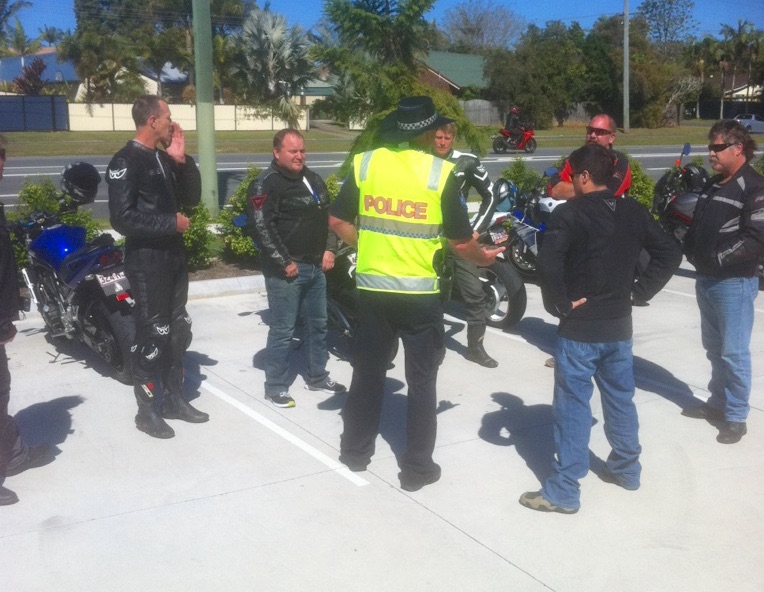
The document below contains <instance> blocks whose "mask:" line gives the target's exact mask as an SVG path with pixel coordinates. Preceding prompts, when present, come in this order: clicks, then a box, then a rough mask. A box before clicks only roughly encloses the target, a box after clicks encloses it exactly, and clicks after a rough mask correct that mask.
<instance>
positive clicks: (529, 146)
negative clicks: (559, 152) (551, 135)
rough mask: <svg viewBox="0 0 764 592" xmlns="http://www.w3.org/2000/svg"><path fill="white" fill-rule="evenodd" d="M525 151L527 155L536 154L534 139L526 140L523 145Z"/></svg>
mask: <svg viewBox="0 0 764 592" xmlns="http://www.w3.org/2000/svg"><path fill="white" fill-rule="evenodd" d="M525 151H526V152H527V153H528V154H533V153H534V152H536V139H535V138H531V139H530V140H528V141H527V142H526V143H525Z"/></svg>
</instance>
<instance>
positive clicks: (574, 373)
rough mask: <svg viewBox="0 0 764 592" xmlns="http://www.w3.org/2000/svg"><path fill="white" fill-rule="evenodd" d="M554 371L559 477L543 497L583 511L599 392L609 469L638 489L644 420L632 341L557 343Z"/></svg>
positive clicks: (548, 483)
mask: <svg viewBox="0 0 764 592" xmlns="http://www.w3.org/2000/svg"><path fill="white" fill-rule="evenodd" d="M555 361H556V364H555V370H554V401H553V403H552V417H553V419H554V443H555V448H556V451H557V459H556V460H555V462H554V463H553V469H554V475H552V476H551V477H549V478H548V479H547V480H546V482H545V483H544V487H543V488H542V490H541V494H542V495H543V496H544V497H545V498H546V499H547V500H548V501H550V502H552V503H553V504H555V505H557V506H561V507H563V508H569V509H578V508H579V507H580V506H581V502H580V497H581V495H580V486H579V480H580V479H582V478H583V477H584V476H586V474H587V473H588V472H589V434H590V432H591V428H592V410H591V407H590V404H589V401H590V400H591V398H592V393H593V392H594V385H593V384H592V378H594V381H595V382H596V383H597V388H599V390H600V394H601V396H602V412H603V415H604V419H605V436H606V437H607V440H608V442H609V443H610V446H611V448H612V450H611V452H610V455H609V456H608V458H607V461H606V464H607V469H608V470H609V471H610V472H611V473H612V474H613V475H616V476H617V477H618V478H619V479H620V480H621V482H622V483H624V484H625V485H628V486H629V488H634V489H636V488H637V487H639V477H640V473H641V472H642V466H641V465H640V463H639V454H640V453H641V452H642V448H641V446H640V445H639V435H638V432H639V419H638V418H637V409H636V407H635V406H634V400H633V399H634V363H633V358H632V353H631V340H630V339H629V340H624V341H613V342H609V343H584V342H581V341H573V340H570V339H565V338H564V337H558V338H557V351H556V354H555Z"/></svg>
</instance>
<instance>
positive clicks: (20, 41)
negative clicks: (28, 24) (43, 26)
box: [6, 18, 42, 66]
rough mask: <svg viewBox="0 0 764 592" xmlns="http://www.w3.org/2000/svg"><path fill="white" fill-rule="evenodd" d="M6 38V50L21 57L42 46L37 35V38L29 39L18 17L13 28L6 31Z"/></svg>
mask: <svg viewBox="0 0 764 592" xmlns="http://www.w3.org/2000/svg"><path fill="white" fill-rule="evenodd" d="M6 39H7V43H8V47H7V48H6V52H7V53H8V54H10V55H18V56H22V57H23V56H26V55H30V54H33V53H35V52H36V51H37V50H38V49H40V47H41V46H42V42H41V41H40V38H39V37H38V38H37V39H30V38H29V37H27V35H26V31H24V26H23V25H22V24H21V21H19V19H18V18H17V19H16V23H15V24H14V26H13V29H12V30H10V31H9V32H8V33H7V37H6ZM21 64H22V66H23V65H24V62H23V59H22V62H21Z"/></svg>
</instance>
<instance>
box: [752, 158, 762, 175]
mask: <svg viewBox="0 0 764 592" xmlns="http://www.w3.org/2000/svg"><path fill="white" fill-rule="evenodd" d="M751 166H752V167H753V168H754V169H756V171H757V172H758V173H759V174H760V175H764V154H762V155H761V156H759V157H758V158H754V159H753V160H751Z"/></svg>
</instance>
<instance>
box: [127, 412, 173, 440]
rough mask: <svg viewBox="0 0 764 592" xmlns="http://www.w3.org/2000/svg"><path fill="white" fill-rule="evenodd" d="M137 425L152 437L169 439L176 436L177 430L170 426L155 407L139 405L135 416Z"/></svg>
mask: <svg viewBox="0 0 764 592" xmlns="http://www.w3.org/2000/svg"><path fill="white" fill-rule="evenodd" d="M135 427H136V428H138V429H139V430H140V431H142V432H143V433H145V434H148V435H149V436H151V437H152V438H159V439H160V440H167V439H168V438H172V437H174V436H175V430H173V429H172V428H171V427H170V426H168V425H167V424H166V423H165V421H164V419H162V416H161V415H159V413H157V412H156V411H155V410H154V409H153V408H145V407H139V408H138V414H137V415H136V416H135Z"/></svg>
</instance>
